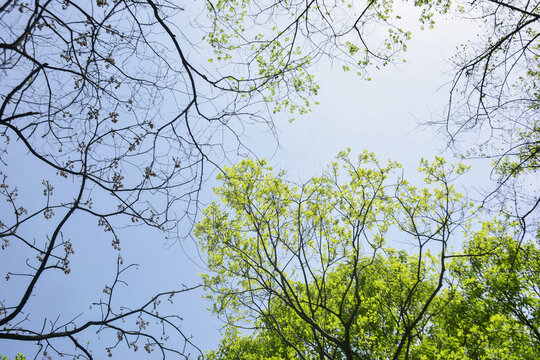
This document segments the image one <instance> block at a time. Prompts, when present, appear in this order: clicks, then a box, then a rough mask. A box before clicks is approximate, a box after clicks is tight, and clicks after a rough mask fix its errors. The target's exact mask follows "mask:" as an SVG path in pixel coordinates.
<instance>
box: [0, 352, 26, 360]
mask: <svg viewBox="0 0 540 360" xmlns="http://www.w3.org/2000/svg"><path fill="white" fill-rule="evenodd" d="M0 359H1V360H9V359H8V357H7V356H4V357H2V354H0ZM15 360H26V358H25V357H24V355H23V354H20V353H19V354H17V355H15Z"/></svg>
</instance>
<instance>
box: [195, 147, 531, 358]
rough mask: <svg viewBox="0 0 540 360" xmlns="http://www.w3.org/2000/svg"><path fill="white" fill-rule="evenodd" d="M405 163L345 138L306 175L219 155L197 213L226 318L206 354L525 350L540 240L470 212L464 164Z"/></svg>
mask: <svg viewBox="0 0 540 360" xmlns="http://www.w3.org/2000/svg"><path fill="white" fill-rule="evenodd" d="M341 169H344V170H345V171H344V172H345V174H343V173H342V172H341ZM399 169H400V165H399V164H397V163H393V162H389V163H388V164H387V165H386V166H382V165H381V164H380V163H379V162H378V161H377V160H376V158H375V157H374V155H372V154H369V153H364V154H362V155H361V156H359V158H358V161H357V162H354V161H352V160H351V159H350V156H349V154H348V152H343V153H341V154H340V155H339V162H336V163H334V164H332V166H331V167H330V168H329V170H328V172H327V173H325V174H324V175H322V176H320V177H316V178H312V179H311V180H310V181H309V182H307V183H305V184H302V185H297V184H292V183H290V182H288V181H287V180H286V177H285V174H284V173H283V172H280V173H278V174H277V175H276V174H274V173H273V172H272V169H271V168H270V167H269V166H268V165H267V164H266V163H265V162H264V161H253V160H244V161H242V162H241V163H240V164H238V165H237V166H234V167H232V168H226V169H225V170H224V173H223V174H221V175H220V176H219V177H218V178H219V179H220V180H221V182H222V186H221V187H219V188H217V189H216V190H215V191H216V194H217V195H219V197H220V198H221V204H220V203H216V202H214V203H213V204H212V205H210V206H209V207H208V208H207V209H206V210H205V212H204V215H205V217H204V219H203V220H202V221H201V222H200V223H199V224H198V225H197V227H196V234H197V236H198V237H199V238H200V240H201V246H202V248H203V249H204V250H205V251H206V252H207V254H208V256H207V259H208V266H209V269H210V270H211V271H212V272H211V273H210V274H204V275H203V279H204V282H205V286H206V288H207V290H208V297H209V298H210V299H211V300H212V301H213V303H214V308H213V310H214V312H215V313H217V314H218V315H219V316H222V317H223V318H224V319H225V320H226V326H225V337H224V338H223V339H222V342H221V345H220V347H219V348H218V349H217V350H215V351H212V352H210V353H209V354H208V355H209V358H211V359H229V358H230V359H233V358H234V359H236V358H243V359H244V358H245V359H279V358H299V359H315V358H324V359H357V358H370V359H389V358H392V359H402V358H403V359H404V358H414V359H433V358H441V359H497V358H509V359H510V358H512V359H533V358H534V354H536V353H537V352H538V351H539V350H540V338H539V337H538V336H537V335H538V326H539V325H540V324H539V323H538V319H539V316H538V315H539V311H540V307H539V306H540V295H539V294H540V292H539V288H538V284H539V280H540V279H539V278H538V276H539V273H540V272H539V270H540V268H539V266H540V257H539V256H540V249H538V247H537V245H536V244H534V243H533V242H522V243H521V244H520V243H518V242H516V241H515V238H516V236H517V233H518V232H519V227H517V226H516V225H517V224H515V223H510V222H508V221H503V220H493V221H484V222H481V221H480V215H478V214H475V215H474V216H470V214H471V210H474V207H473V205H472V204H471V203H469V202H468V201H466V200H465V199H464V197H463V195H462V194H460V193H458V192H456V191H455V189H454V187H453V185H452V182H453V181H454V180H455V179H456V178H457V177H458V176H460V175H461V174H463V173H464V172H465V171H466V168H465V167H464V166H462V165H458V166H450V167H449V166H448V165H447V164H446V162H445V161H444V160H443V159H441V158H436V159H435V161H433V162H431V163H429V162H427V161H422V162H421V166H420V171H421V172H423V173H424V175H425V179H424V182H425V184H424V186H423V187H415V186H412V185H411V184H410V183H409V182H408V181H407V180H405V179H404V178H403V176H402V174H400V172H399ZM474 228H478V229H477V230H474ZM387 241H389V242H392V243H393V244H396V243H401V244H405V246H406V247H408V248H410V249H414V252H413V253H411V251H410V250H409V251H404V250H395V249H392V248H389V247H388V245H387V244H386V243H387ZM463 241H464V245H463V246H461V245H462V242H463ZM451 246H455V247H457V248H461V247H462V250H460V251H451V250H450V247H451ZM242 329H244V330H242Z"/></svg>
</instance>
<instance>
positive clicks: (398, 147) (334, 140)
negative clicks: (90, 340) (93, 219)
mask: <svg viewBox="0 0 540 360" xmlns="http://www.w3.org/2000/svg"><path fill="white" fill-rule="evenodd" d="M412 28H413V30H414V31H413V39H412V40H411V42H410V44H409V48H408V51H407V53H406V54H405V57H406V59H407V62H406V63H405V64H400V65H389V66H388V67H385V68H383V69H381V70H379V71H377V70H373V71H372V72H371V77H372V81H365V80H363V79H360V78H358V77H356V76H355V75H354V72H350V73H346V72H343V70H342V69H341V66H340V65H337V64H334V65H333V66H332V65H331V64H330V63H329V62H328V61H326V60H325V61H321V62H320V63H319V64H317V66H316V68H315V71H316V75H317V78H318V80H319V82H320V87H321V90H320V95H319V97H318V99H317V100H318V101H319V102H320V105H317V106H314V107H313V108H312V111H311V112H310V113H309V114H308V115H305V116H299V117H297V119H296V121H294V122H293V123H289V122H288V118H287V117H285V116H282V115H278V116H277V117H276V119H275V120H276V126H277V128H278V141H279V144H278V143H276V140H275V139H274V138H273V137H272V136H270V134H268V132H266V131H264V129H260V128H259V129H250V130H249V131H248V138H249V139H248V143H249V144H250V147H251V148H252V150H253V152H254V153H255V154H257V156H259V157H261V158H262V157H265V158H267V159H268V160H269V162H270V164H272V165H273V166H274V167H275V168H280V169H284V170H286V171H287V172H288V174H289V176H290V177H291V178H292V179H293V180H298V181H306V180H308V179H309V178H310V177H311V176H315V175H318V174H320V172H321V171H322V170H323V169H324V168H325V167H326V165H327V164H329V163H330V162H331V161H332V160H333V158H334V157H335V156H336V155H337V153H338V152H339V151H340V150H344V149H346V148H348V147H350V148H351V149H352V153H353V154H355V153H360V152H361V151H362V150H364V149H366V150H368V151H373V152H375V153H376V154H377V156H378V157H379V159H382V160H384V159H392V160H397V161H399V162H401V163H402V164H403V165H404V167H405V171H406V172H407V174H409V176H411V177H414V176H415V175H414V173H415V170H416V167H417V165H418V162H419V160H420V158H422V157H426V158H431V157H433V156H434V155H440V154H443V155H445V156H446V157H448V158H452V154H451V152H448V151H445V149H446V143H445V141H444V140H443V138H442V137H441V136H440V134H437V133H436V131H435V130H434V128H432V127H426V126H424V125H422V124H424V123H426V122H428V121H431V120H440V119H441V118H442V116H443V113H444V107H445V105H446V103H447V101H448V94H449V93H448V91H449V86H448V84H449V82H450V81H451V79H452V66H451V64H450V63H449V58H450V57H451V56H452V55H453V54H454V53H455V51H456V47H457V45H459V44H461V43H462V42H464V41H466V40H467V39H468V38H470V37H471V36H472V35H473V34H475V33H476V32H477V25H476V24H475V23H473V22H467V21H462V22H457V21H456V20H448V19H446V20H445V19H439V21H438V22H437V25H436V27H435V29H434V30H424V31H421V30H420V29H418V27H417V26H412ZM11 156H14V157H16V156H17V154H16V152H15V153H14V154H13V155H11ZM16 166H17V168H16V169H15V170H16V171H14V172H13V173H16V174H18V175H16V176H18V177H19V178H16V179H14V180H15V182H19V183H20V186H21V189H22V188H24V186H25V184H26V183H25V181H27V180H25V179H29V178H32V176H33V174H35V173H36V172H39V173H43V172H46V171H47V170H46V169H45V168H43V169H39V168H35V167H33V166H29V165H28V164H24V163H21V164H17V165H16ZM488 168H489V167H488V165H487V164H485V163H478V164H473V168H472V170H471V175H469V177H467V178H466V179H465V182H464V183H463V185H462V186H463V187H465V186H466V188H467V189H473V188H474V187H475V186H479V184H482V183H483V182H485V181H486V174H487V173H488V172H487V171H486V169H488ZM31 185H32V184H28V186H31ZM212 186H215V182H213V181H209V182H207V183H206V184H205V190H204V191H203V194H202V199H203V201H206V202H209V201H211V200H212V199H214V198H213V195H212V193H211V190H210V189H211V187H212ZM67 187H69V185H66V189H67ZM58 191H61V189H58ZM84 221H85V219H84V218H80V219H77V220H76V221H74V222H73V223H71V224H70V225H69V226H70V230H71V231H73V232H76V233H77V234H78V241H77V243H76V244H75V245H76V246H75V251H76V252H75V254H74V257H73V260H72V262H73V264H76V266H74V267H73V271H72V273H71V274H70V275H69V277H67V278H68V279H67V281H66V277H65V276H64V275H63V274H58V275H57V276H50V277H47V278H45V279H43V281H41V282H40V287H41V289H47V290H46V291H41V292H40V296H39V297H36V298H35V299H32V300H31V301H33V302H34V303H32V304H30V305H31V307H32V308H33V309H37V310H36V311H35V312H38V313H39V312H41V313H43V314H46V313H50V314H56V313H58V312H62V314H63V316H64V317H65V318H66V319H67V318H69V317H70V315H72V316H76V315H77V314H78V313H79V312H81V311H82V307H83V306H84V307H85V309H84V310H86V307H87V306H88V302H87V298H88V296H90V295H91V294H96V293H98V294H99V293H100V292H101V289H102V288H103V285H104V284H105V283H110V281H111V279H110V276H111V273H112V271H114V266H115V259H116V255H115V253H114V252H111V248H110V244H109V242H108V241H99V240H100V239H99V234H96V233H91V232H85V231H81V229H84V228H85V223H84ZM122 248H123V250H122V256H123V257H124V258H125V259H129V261H130V262H133V263H137V264H139V266H138V270H137V271H133V272H132V273H131V275H129V277H128V279H129V286H128V287H126V288H125V289H123V290H122V293H121V295H120V296H121V297H125V298H126V299H131V298H144V296H145V295H147V296H150V295H151V294H153V293H155V292H156V291H162V290H167V289H170V288H172V287H178V286H179V285H180V284H181V283H184V284H186V285H188V286H190V285H195V284H197V283H199V281H200V280H199V277H198V274H199V273H200V272H202V271H203V270H204V267H203V262H202V260H201V258H200V256H201V255H200V253H199V251H198V249H197V246H196V244H195V243H194V242H193V240H192V239H186V240H183V241H181V242H176V243H174V244H172V245H171V244H170V243H169V242H167V241H166V240H164V239H163V238H162V236H161V235H160V234H159V233H157V232H152V231H151V230H141V228H135V229H131V230H126V233H125V236H124V240H123V241H122ZM2 261H3V263H2V264H0V273H4V272H5V269H6V268H9V269H11V266H15V265H16V264H17V263H18V262H20V261H21V259H18V258H17V257H14V258H10V259H3V260H2ZM133 270H135V269H133ZM3 281H4V280H3V279H0V282H3ZM2 287H3V286H2V283H0V291H3V290H1V289H2ZM202 295H203V293H202V291H200V290H197V291H194V292H191V293H188V294H186V295H185V296H181V297H179V298H178V300H177V302H175V304H174V305H173V306H172V307H171V309H173V311H174V312H177V313H178V314H180V315H181V316H182V317H183V318H184V321H183V330H184V331H185V333H186V334H192V335H193V341H194V343H195V344H197V345H198V346H199V347H200V348H202V349H205V350H208V349H211V348H213V347H215V346H216V344H217V342H218V340H219V329H220V321H219V320H218V319H216V318H215V317H212V316H211V315H210V313H209V312H208V311H207V310H206V309H207V308H208V307H209V306H210V304H209V303H208V302H207V301H205V300H203V299H202V298H201V296H202ZM30 349H33V345H30V344H28V345H26V344H21V343H15V342H5V341H4V342H2V341H0V353H1V354H2V355H7V356H10V358H11V357H14V354H15V353H17V352H23V353H25V352H28V353H30V352H31V350H30ZM139 355H143V356H144V354H139ZM100 356H101V355H98V356H97V358H100ZM103 356H104V355H103ZM143 358H144V357H143Z"/></svg>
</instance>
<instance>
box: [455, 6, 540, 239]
mask: <svg viewBox="0 0 540 360" xmlns="http://www.w3.org/2000/svg"><path fill="white" fill-rule="evenodd" d="M539 6H540V3H539V2H537V1H532V2H530V1H520V0H516V1H514V0H504V1H499V0H485V1H476V2H473V3H471V4H463V7H462V10H463V12H465V14H466V16H470V17H473V18H477V19H478V21H479V22H480V21H482V22H483V26H482V27H481V29H482V30H481V33H480V36H479V38H478V39H477V40H476V41H473V42H471V43H469V44H468V45H467V46H465V45H464V46H463V47H462V48H461V49H460V50H459V53H458V54H457V55H456V57H455V58H454V60H455V64H456V66H457V69H458V71H457V73H456V75H455V78H454V81H453V84H452V90H451V96H450V102H449V106H448V112H447V116H446V119H445V120H446V122H445V130H446V133H447V135H448V138H449V140H450V143H451V144H452V145H453V146H454V147H455V149H457V150H458V151H459V152H460V153H461V154H462V155H464V156H466V157H471V158H489V159H492V161H493V163H494V166H493V173H492V176H493V178H494V179H495V180H496V181H497V186H496V188H495V189H493V191H491V192H490V193H488V194H487V196H486V198H485V201H486V202H489V201H491V200H494V199H498V200H502V201H501V202H500V203H508V201H510V203H514V206H513V209H512V210H511V213H512V214H513V215H514V216H517V217H518V218H520V219H521V221H522V222H523V224H524V226H526V222H527V221H526V219H527V218H529V219H530V221H528V222H529V223H530V224H533V225H534V223H535V222H537V219H538V209H539V204H540V193H539V190H540V189H539V188H538V186H537V184H538V182H537V181H536V180H535V176H537V171H538V169H539V161H540V152H539V150H540V122H539V112H538V111H539V109H540V103H539V101H540V96H539V95H540V92H539V90H538V80H539V75H540V73H539V67H538V64H539V62H538V57H539V55H540V54H539V52H538V47H539V44H540V43H539V41H540V39H539V34H538V31H539V24H540V22H539V20H540V9H539ZM509 213H510V211H509ZM533 227H534V228H536V226H533Z"/></svg>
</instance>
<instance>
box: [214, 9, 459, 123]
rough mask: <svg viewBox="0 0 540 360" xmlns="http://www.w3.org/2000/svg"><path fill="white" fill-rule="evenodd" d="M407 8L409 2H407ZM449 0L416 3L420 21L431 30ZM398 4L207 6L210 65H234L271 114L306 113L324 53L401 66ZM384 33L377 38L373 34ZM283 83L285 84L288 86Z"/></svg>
mask: <svg viewBox="0 0 540 360" xmlns="http://www.w3.org/2000/svg"><path fill="white" fill-rule="evenodd" d="M404 3H406V2H404ZM450 4H451V2H450V1H447V0H440V1H417V2H415V3H414V5H415V6H417V7H420V8H421V9H422V10H421V14H420V16H419V20H420V22H421V24H423V25H427V26H429V27H432V26H433V24H434V20H433V16H434V14H435V13H446V12H447V11H448V9H449V8H450ZM394 6H395V4H394V2H393V1H386V0H382V1H377V0H375V1H367V2H366V3H361V2H355V1H346V0H340V1H330V2H319V1H315V0H312V1H299V0H290V1H271V2H267V1H258V0H255V1H253V0H251V1H246V0H220V1H217V2H215V3H211V2H207V9H208V11H209V14H210V17H211V20H212V24H211V26H210V28H209V30H208V32H207V33H206V34H205V39H206V40H207V42H208V43H209V44H210V45H211V46H212V48H213V56H212V57H211V58H210V59H209V61H210V62H211V63H220V64H221V65H222V66H223V67H224V68H226V69H227V68H229V67H228V66H230V65H231V64H241V66H235V73H236V74H238V75H237V76H234V77H230V78H229V79H227V81H228V83H229V85H228V86H230V87H232V88H234V89H237V90H239V91H241V92H242V93H243V96H245V97H248V96H253V94H256V93H260V94H262V96H263V99H264V101H265V102H267V103H270V104H273V111H274V112H277V111H282V110H286V111H289V112H290V113H294V112H298V113H300V114H303V113H306V112H307V111H309V109H310V104H311V102H312V100H311V99H312V98H313V97H314V96H316V95H317V93H318V89H319V87H318V85H317V83H316V80H315V78H314V76H313V75H312V74H311V73H310V70H309V69H310V65H312V64H315V63H317V62H319V61H320V60H321V59H322V58H323V57H324V56H328V57H329V58H331V59H338V60H339V61H340V62H342V63H343V65H342V67H343V69H344V70H345V71H349V70H351V69H357V72H358V74H359V75H361V76H364V77H365V78H367V79H370V78H369V77H368V76H367V71H366V70H367V68H368V67H371V66H373V67H377V68H379V67H381V66H385V65H387V64H389V63H394V62H398V61H400V54H401V53H402V52H403V51H405V50H406V49H407V42H408V41H409V40H410V38H411V32H410V30H406V29H403V28H402V27H401V18H402V16H401V15H399V14H398V15H395V14H394V12H395V9H394ZM375 31H377V32H379V33H383V34H384V36H383V37H380V36H372V33H373V32H375ZM283 85H285V86H283Z"/></svg>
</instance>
